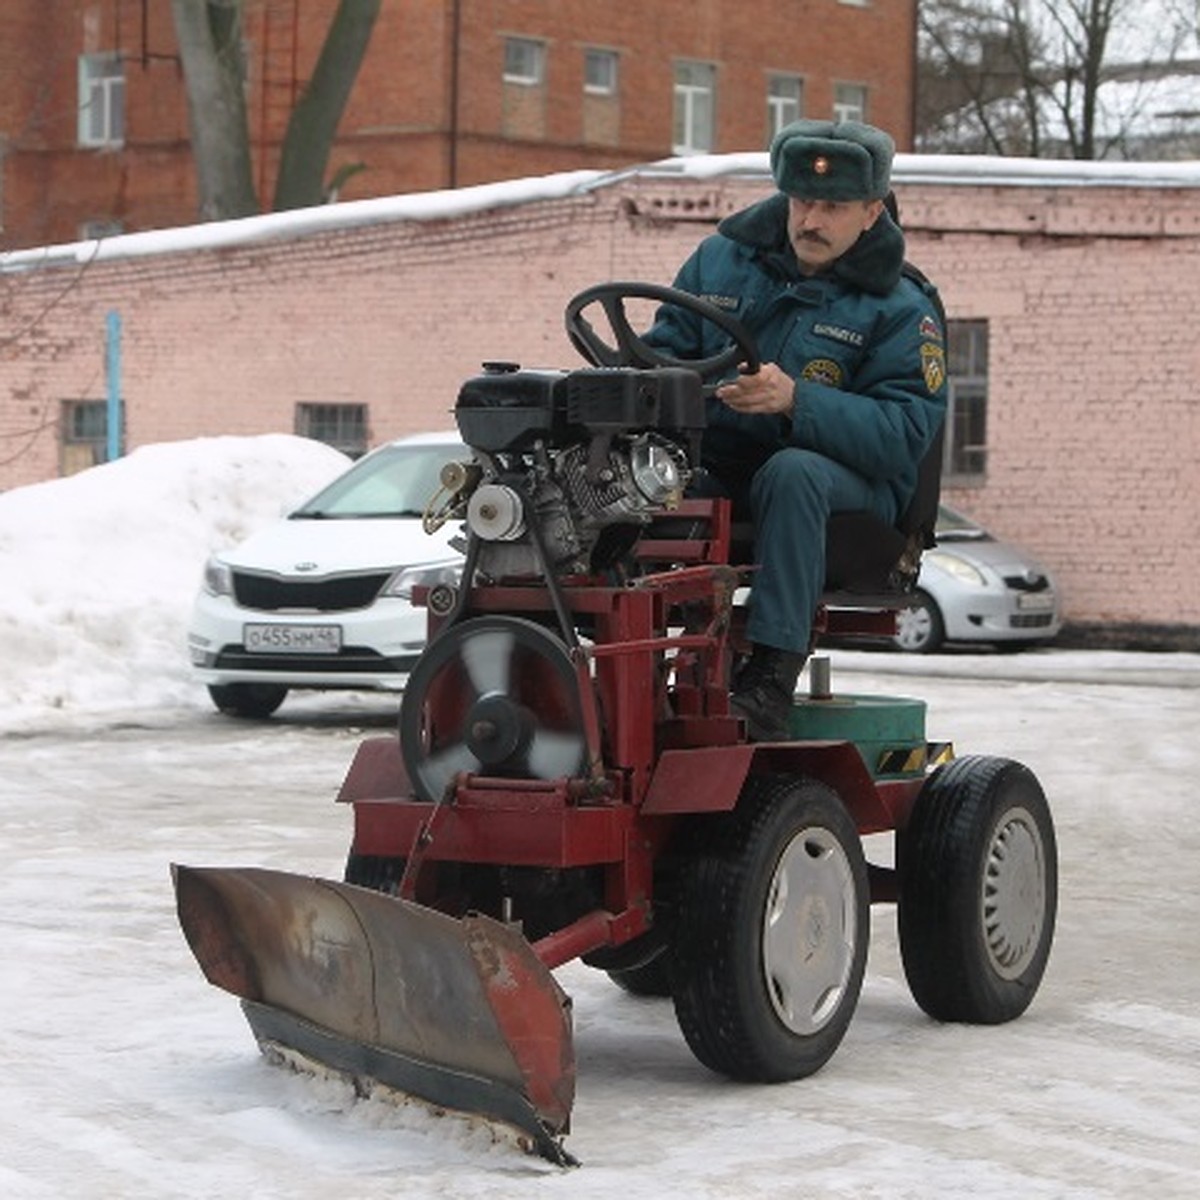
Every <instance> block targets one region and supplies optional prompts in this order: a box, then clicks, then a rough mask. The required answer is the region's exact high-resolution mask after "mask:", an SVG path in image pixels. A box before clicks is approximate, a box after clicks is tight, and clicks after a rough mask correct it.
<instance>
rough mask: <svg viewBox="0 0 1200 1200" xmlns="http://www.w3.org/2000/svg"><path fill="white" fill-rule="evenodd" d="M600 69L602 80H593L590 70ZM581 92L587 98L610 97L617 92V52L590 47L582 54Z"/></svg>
mask: <svg viewBox="0 0 1200 1200" xmlns="http://www.w3.org/2000/svg"><path fill="white" fill-rule="evenodd" d="M593 67H600V71H599V74H600V75H601V76H602V78H601V79H600V80H599V81H597V80H595V79H593V77H592V75H593V72H592V68H593ZM583 90H584V91H585V92H587V94H588V95H589V96H612V95H615V94H616V90H617V52H616V51H615V50H601V49H599V48H598V47H594V46H593V47H590V48H588V49H587V50H585V51H584V52H583Z"/></svg>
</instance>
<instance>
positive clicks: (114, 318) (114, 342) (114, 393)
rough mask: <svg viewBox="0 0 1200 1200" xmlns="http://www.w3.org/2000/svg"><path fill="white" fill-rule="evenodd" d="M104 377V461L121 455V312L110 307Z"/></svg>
mask: <svg viewBox="0 0 1200 1200" xmlns="http://www.w3.org/2000/svg"><path fill="white" fill-rule="evenodd" d="M104 349H105V355H104V363H105V379H106V381H107V384H108V414H107V416H108V420H107V425H108V448H107V451H106V454H105V461H106V462H115V461H116V460H117V459H118V458H120V457H121V441H122V438H121V314H120V313H119V312H117V311H116V309H112V310H110V311H109V314H108V319H107V322H106V336H105V341H104Z"/></svg>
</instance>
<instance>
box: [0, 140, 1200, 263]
mask: <svg viewBox="0 0 1200 1200" xmlns="http://www.w3.org/2000/svg"><path fill="white" fill-rule="evenodd" d="M769 176H770V168H769V165H768V161H767V155H766V153H765V152H746V153H741V154H700V155H691V156H687V157H683V158H668V159H663V160H661V161H659V162H654V163H645V164H642V165H639V166H634V167H628V168H625V169H622V170H618V171H567V172H562V173H559V174H555V175H541V176H535V177H530V178H526V179H515V180H506V181H503V182H499V183H486V184H479V185H476V186H474V187H465V188H454V189H447V190H443V191H432V192H417V193H410V194H405V195H398V196H380V197H375V198H372V199H368V200H350V201H344V202H341V203H338V204H328V205H322V206H319V207H316V208H305V209H297V210H295V211H292V212H282V213H264V214H262V215H261V216H254V217H242V218H239V219H237V220H231V221H209V222H206V223H203V224H196V225H184V226H179V227H176V228H171V229H154V230H147V231H145V232H142V233H128V234H121V235H119V236H116V237H108V238H102V239H98V240H96V239H92V240H87V241H80V242H68V243H63V244H61V245H55V246H44V247H40V248H37V249H29V250H10V251H8V252H6V253H3V254H0V274H4V273H16V272H22V271H29V270H35V269H37V268H39V267H53V266H70V265H80V264H84V263H90V262H97V261H111V260H116V259H125V258H138V257H144V256H148V255H156V254H167V253H178V252H181V251H188V250H213V249H228V248H230V247H233V246H240V245H246V244H249V243H254V242H261V241H267V240H272V239H281V238H284V239H285V238H297V237H305V236H309V235H312V234H316V233H324V232H330V231H334V230H343V229H353V228H356V227H363V226H368V225H381V224H388V223H391V222H397V221H429V220H446V219H448V218H453V217H459V216H465V215H467V214H469V213H474V212H484V211H487V210H488V209H494V208H509V207H515V206H517V205H521V204H532V203H536V202H538V201H544V200H554V199H561V198H565V197H569V196H575V195H582V194H584V193H586V192H589V191H594V190H596V189H600V188H605V187H611V186H614V185H616V184H619V183H623V182H625V181H627V180H629V179H633V178H646V179H662V178H678V179H685V178H690V179H698V180H705V179H719V178H734V177H742V178H752V179H761V180H763V181H764V182H765V181H766V180H767V179H768V178H769ZM892 180H893V182H894V183H897V184H899V185H901V186H903V185H905V184H926V185H928V184H933V185H942V186H1006V187H1140V188H1160V187H1164V188H1165V187H1171V188H1181V187H1182V188H1192V187H1200V161H1195V160H1193V161H1188V162H1081V161H1077V160H1071V159H1034V158H1004V157H993V156H989V155H950V154H898V155H897V156H896V159H895V163H894V165H893V168H892Z"/></svg>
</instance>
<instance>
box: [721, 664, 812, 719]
mask: <svg viewBox="0 0 1200 1200" xmlns="http://www.w3.org/2000/svg"><path fill="white" fill-rule="evenodd" d="M806 657H807V655H804V654H799V653H796V652H795V651H792V650H779V649H776V647H774V646H762V645H755V647H754V650H753V652H752V653H751V655H750V658H749V659H748V660H747V662H746V663H745V665H744V666H743V667H742V669H741V670H740V671H739V672H738V673H737V678H735V679H734V681H733V693H732V694H731V695H730V697H729V707H730V708H731V709H732V710H733V715H734V716H735V717H741V718H742V719H743V720H744V721H745V722H746V729H747V732H748V733H749V735H750V740H751V741H752V742H781V741H786V740H787V738H789V737H790V736H791V733H790V731H789V729H788V714H789V713H790V712H791V709H792V697H793V696H794V695H795V693H796V680H797V679H799V677H800V668H801V667H803V666H804V660H805V658H806Z"/></svg>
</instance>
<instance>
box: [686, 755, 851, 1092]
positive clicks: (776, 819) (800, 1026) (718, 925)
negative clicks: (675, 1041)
mask: <svg viewBox="0 0 1200 1200" xmlns="http://www.w3.org/2000/svg"><path fill="white" fill-rule="evenodd" d="M681 885H682V895H681V896H680V902H679V927H678V929H677V931H676V936H675V938H674V940H673V942H672V953H673V959H672V962H671V970H672V983H673V995H674V1000H675V1013H676V1016H677V1018H678V1021H679V1026H680V1029H681V1030H682V1031H683V1035H684V1037H685V1038H686V1039H687V1043H688V1045H689V1046H690V1047H691V1049H692V1052H693V1053H694V1054H695V1055H696V1057H697V1058H698V1059H699V1060H700V1061H701V1062H702V1063H704V1064H705V1066H707V1067H710V1068H711V1069H712V1070H714V1071H718V1072H720V1073H721V1074H724V1075H728V1076H730V1077H731V1078H734V1079H740V1080H746V1081H750V1082H755V1083H769V1082H780V1081H783V1080H789V1079H800V1078H803V1077H804V1076H806V1075H811V1074H812V1073H813V1072H814V1071H817V1070H819V1069H820V1068H821V1067H822V1066H824V1064H825V1063H826V1062H827V1061H828V1060H829V1058H830V1056H831V1055H832V1054H833V1052H834V1051H835V1050H836V1049H837V1047H838V1044H839V1043H840V1042H841V1040H842V1036H843V1035H844V1034H845V1032H846V1027H847V1026H848V1025H849V1023H850V1018H851V1016H852V1015H853V1013H854V1008H855V1005H856V1004H857V1003H858V994H859V991H860V990H861V987H862V979H863V971H864V969H865V966H866V958H867V941H868V935H869V924H870V914H869V892H868V886H867V868H866V862H865V859H864V856H863V850H862V844H861V842H860V840H859V837H858V831H857V829H856V828H855V825H854V822H853V821H852V820H851V818H850V816H849V814H848V813H847V812H846V809H845V807H844V806H843V805H842V803H841V801H840V800H839V799H838V796H837V795H836V793H834V792H833V791H832V790H831V789H830V788H828V787H826V786H825V785H824V784H821V783H818V782H816V781H814V780H811V779H802V778H796V777H792V776H766V775H763V776H751V777H750V778H749V779H748V780H747V782H746V785H745V787H744V788H743V791H742V795H741V797H740V799H739V802H738V806H737V808H736V809H735V810H734V811H733V812H732V813H729V814H724V815H722V816H721V817H718V818H714V819H713V820H712V821H711V823H710V824H709V827H708V829H707V830H706V831H705V834H704V836H703V837H702V838H701V839H700V844H699V845H698V846H697V848H696V851H695V853H694V854H692V855H691V856H690V857H689V860H688V862H687V863H686V865H685V867H684V869H683V871H682V880H681Z"/></svg>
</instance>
